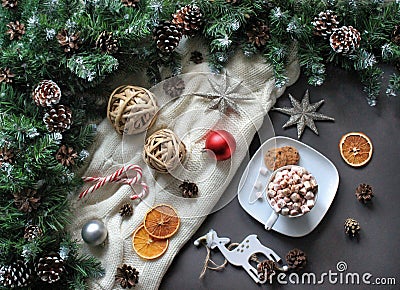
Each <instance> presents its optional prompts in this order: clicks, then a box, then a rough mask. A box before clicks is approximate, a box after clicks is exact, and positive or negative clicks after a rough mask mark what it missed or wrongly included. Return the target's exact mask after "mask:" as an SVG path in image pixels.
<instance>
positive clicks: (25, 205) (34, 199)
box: [14, 188, 41, 213]
mask: <svg viewBox="0 0 400 290" xmlns="http://www.w3.org/2000/svg"><path fill="white" fill-rule="evenodd" d="M40 199H41V197H40V196H38V195H37V191H36V190H34V189H31V188H25V189H24V190H23V191H22V192H18V193H15V194H14V204H15V205H16V206H17V208H18V209H19V210H20V211H22V212H24V213H30V212H32V211H33V210H36V209H37V208H38V207H39V205H40Z"/></svg>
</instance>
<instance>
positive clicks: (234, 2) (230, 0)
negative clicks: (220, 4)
mask: <svg viewBox="0 0 400 290" xmlns="http://www.w3.org/2000/svg"><path fill="white" fill-rule="evenodd" d="M225 1H226V3H230V4H232V5H240V4H241V3H242V0H225Z"/></svg>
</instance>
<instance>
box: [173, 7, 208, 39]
mask: <svg viewBox="0 0 400 290" xmlns="http://www.w3.org/2000/svg"><path fill="white" fill-rule="evenodd" d="M172 17H173V19H172V23H173V24H175V25H177V26H179V27H180V28H181V29H182V33H183V35H187V36H194V35H195V34H196V33H197V32H198V31H200V29H201V27H202V25H203V13H202V12H201V9H200V7H198V6H196V5H186V6H184V7H182V8H181V9H179V10H178V11H176V13H175V14H173V15H172Z"/></svg>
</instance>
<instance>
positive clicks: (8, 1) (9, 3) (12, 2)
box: [1, 0, 18, 9]
mask: <svg viewBox="0 0 400 290" xmlns="http://www.w3.org/2000/svg"><path fill="white" fill-rule="evenodd" d="M1 2H2V3H1V5H2V6H3V7H5V8H10V9H12V8H15V7H17V5H18V0H2V1H1Z"/></svg>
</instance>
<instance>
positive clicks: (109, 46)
mask: <svg viewBox="0 0 400 290" xmlns="http://www.w3.org/2000/svg"><path fill="white" fill-rule="evenodd" d="M96 47H97V48H100V50H101V51H102V52H105V53H114V52H117V51H118V40H117V39H115V38H114V37H113V33H112V32H107V31H103V32H102V33H100V35H99V37H98V38H97V40H96Z"/></svg>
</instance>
